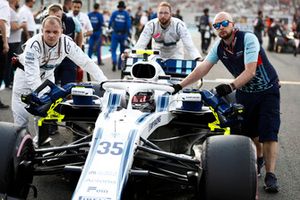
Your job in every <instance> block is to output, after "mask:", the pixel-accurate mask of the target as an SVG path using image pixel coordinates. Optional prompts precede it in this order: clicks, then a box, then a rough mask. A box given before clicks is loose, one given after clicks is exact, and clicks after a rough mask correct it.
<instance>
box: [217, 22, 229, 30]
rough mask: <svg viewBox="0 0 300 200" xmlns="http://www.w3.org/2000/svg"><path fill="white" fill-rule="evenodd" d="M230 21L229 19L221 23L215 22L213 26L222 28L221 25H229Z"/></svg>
mask: <svg viewBox="0 0 300 200" xmlns="http://www.w3.org/2000/svg"><path fill="white" fill-rule="evenodd" d="M229 23H230V21H229V20H224V21H222V22H219V23H215V24H213V27H214V28H215V29H216V30H219V29H220V28H221V25H222V26H223V27H227V26H228V25H229Z"/></svg>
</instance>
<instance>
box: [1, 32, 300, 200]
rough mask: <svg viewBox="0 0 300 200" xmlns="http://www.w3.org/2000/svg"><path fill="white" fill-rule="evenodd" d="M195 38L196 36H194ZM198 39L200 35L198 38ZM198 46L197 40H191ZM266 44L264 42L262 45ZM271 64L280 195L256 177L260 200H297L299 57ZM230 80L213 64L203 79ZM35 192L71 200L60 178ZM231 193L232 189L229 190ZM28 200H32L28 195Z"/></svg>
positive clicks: (4, 96) (274, 57)
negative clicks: (276, 87) (277, 101)
mask: <svg viewBox="0 0 300 200" xmlns="http://www.w3.org/2000/svg"><path fill="white" fill-rule="evenodd" d="M198 36H199V35H198ZM199 37H200V36H199ZM195 40H196V44H197V46H200V44H199V42H198V38H196V39H195ZM266 43H267V41H265V44H266ZM267 54H268V57H269V59H270V61H271V63H272V64H273V65H274V67H275V68H276V70H277V72H278V74H279V77H280V80H281V83H282V87H281V120H282V121H281V128H280V135H279V156H278V161H277V169H276V174H277V177H278V181H279V184H280V192H279V193H277V194H267V193H265V192H264V191H263V189H262V187H263V178H264V171H263V176H262V177H261V178H258V183H259V186H258V190H259V199H260V200H299V199H300V170H299V166H300V148H299V144H300V137H299V130H300V123H299V122H300V120H299V116H300V109H299V107H300V93H299V91H300V64H299V63H300V55H299V56H298V57H294V56H293V55H292V54H277V53H270V52H267ZM104 63H105V65H104V66H101V68H102V69H103V71H104V73H105V74H106V75H107V76H108V77H109V78H119V77H120V72H119V71H117V72H112V71H111V60H110V59H109V58H108V59H106V60H104ZM231 78H232V77H231V76H230V74H229V73H228V72H227V71H226V70H225V69H224V67H223V66H222V65H221V64H217V65H216V66H215V67H214V68H213V69H212V71H211V72H210V73H209V74H208V75H207V76H206V77H205V83H204V88H208V89H209V88H212V87H214V86H216V85H217V84H219V83H221V82H226V81H228V79H231ZM0 96H1V100H2V101H3V102H5V103H9V104H10V101H11V90H10V89H4V90H2V91H0ZM0 121H8V122H12V113H11V110H9V109H8V110H0ZM33 184H34V185H35V186H36V187H37V189H38V197H37V199H38V200H66V199H71V198H72V192H73V189H74V187H72V186H71V185H70V184H69V183H68V182H67V181H66V180H65V179H64V178H63V177H61V176H55V175H53V176H43V177H35V178H34V183H33ZM232 189H233V190H234V188H232ZM28 199H29V200H33V199H35V198H33V196H32V192H31V193H30V194H29V197H28Z"/></svg>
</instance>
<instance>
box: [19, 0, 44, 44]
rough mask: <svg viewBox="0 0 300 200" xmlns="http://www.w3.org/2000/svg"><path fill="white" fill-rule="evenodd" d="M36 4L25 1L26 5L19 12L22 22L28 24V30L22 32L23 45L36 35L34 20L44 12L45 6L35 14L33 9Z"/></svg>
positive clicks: (28, 0) (31, 0)
mask: <svg viewBox="0 0 300 200" xmlns="http://www.w3.org/2000/svg"><path fill="white" fill-rule="evenodd" d="M34 4H35V0H25V4H24V5H23V6H22V7H21V8H20V10H19V16H20V17H21V21H22V22H26V23H27V30H24V29H23V32H22V44H23V43H25V42H26V41H27V40H28V39H29V38H31V37H32V36H33V34H35V32H36V23H35V20H34V18H35V17H36V16H37V15H38V14H40V13H41V12H42V11H43V6H41V8H40V9H39V10H38V11H37V12H35V13H33V12H32V8H33V6H34Z"/></svg>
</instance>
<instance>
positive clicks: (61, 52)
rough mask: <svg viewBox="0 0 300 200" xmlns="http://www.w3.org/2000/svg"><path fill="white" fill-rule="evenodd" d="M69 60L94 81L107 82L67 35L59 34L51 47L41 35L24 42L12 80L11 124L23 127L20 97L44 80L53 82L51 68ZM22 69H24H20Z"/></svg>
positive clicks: (25, 116) (25, 117)
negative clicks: (88, 74)
mask: <svg viewBox="0 0 300 200" xmlns="http://www.w3.org/2000/svg"><path fill="white" fill-rule="evenodd" d="M65 57H68V58H70V59H71V60H72V61H74V62H75V64H77V65H78V66H81V67H82V68H83V69H84V70H86V71H87V72H88V73H90V74H91V75H92V76H93V77H94V78H95V80H96V81H99V82H102V81H104V80H106V79H107V78H106V76H105V75H104V74H103V72H102V70H101V69H100V68H99V67H98V66H97V65H96V64H95V63H94V62H93V61H92V60H91V59H90V58H89V57H88V56H87V55H86V54H85V53H84V52H83V51H82V50H81V49H80V47H78V46H77V45H76V43H75V42H74V41H73V40H72V39H71V38H70V37H68V36H66V35H64V34H62V36H61V37H60V39H59V41H58V43H57V44H56V45H55V46H53V47H50V46H48V45H47V44H46V43H45V42H44V41H43V38H42V33H40V34H37V35H35V36H33V37H32V38H31V39H29V40H28V41H27V42H26V47H25V50H24V52H23V53H22V54H21V55H20V56H19V62H20V63H21V65H22V66H20V67H18V68H17V70H16V73H15V77H14V84H13V91H12V92H13V94H12V111H13V116H14V122H15V123H16V124H18V125H20V126H23V127H26V126H27V124H28V118H29V113H28V112H27V111H26V110H25V108H24V107H25V106H26V105H25V104H24V103H23V102H21V94H28V93H30V92H33V91H34V90H35V89H36V88H37V87H38V86H40V85H41V84H42V82H43V81H45V80H46V79H49V80H50V81H52V82H54V69H55V68H56V67H57V66H58V65H59V64H60V63H61V62H62V60H63V59H64V58H65ZM22 67H23V68H24V69H22Z"/></svg>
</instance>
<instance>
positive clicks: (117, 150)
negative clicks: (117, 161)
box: [97, 142, 124, 155]
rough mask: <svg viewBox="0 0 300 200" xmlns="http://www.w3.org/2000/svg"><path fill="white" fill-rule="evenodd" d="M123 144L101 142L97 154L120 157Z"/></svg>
mask: <svg viewBox="0 0 300 200" xmlns="http://www.w3.org/2000/svg"><path fill="white" fill-rule="evenodd" d="M123 145H124V143H123V142H114V143H111V142H101V143H100V144H99V147H98V150H97V153H99V154H108V153H110V154H112V155H120V154H122V152H123Z"/></svg>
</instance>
